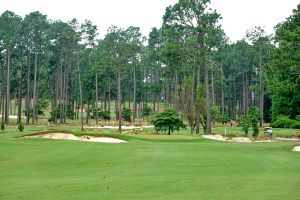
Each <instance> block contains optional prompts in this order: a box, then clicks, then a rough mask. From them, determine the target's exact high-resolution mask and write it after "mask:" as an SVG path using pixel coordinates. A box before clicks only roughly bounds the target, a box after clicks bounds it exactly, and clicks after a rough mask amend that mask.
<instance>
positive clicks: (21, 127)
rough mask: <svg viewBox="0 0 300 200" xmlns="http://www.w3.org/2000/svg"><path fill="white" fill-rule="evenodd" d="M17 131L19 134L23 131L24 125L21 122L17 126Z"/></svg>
mask: <svg viewBox="0 0 300 200" xmlns="http://www.w3.org/2000/svg"><path fill="white" fill-rule="evenodd" d="M18 130H19V131H20V132H23V131H24V124H23V123H22V122H20V124H19V126H18Z"/></svg>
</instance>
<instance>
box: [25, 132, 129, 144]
mask: <svg viewBox="0 0 300 200" xmlns="http://www.w3.org/2000/svg"><path fill="white" fill-rule="evenodd" d="M23 138H47V139H53V140H76V141H82V142H102V143H124V142H126V141H125V140H120V139H116V138H110V137H95V136H89V135H83V136H81V137H77V136H75V135H73V134H70V133H46V134H39V135H30V136H24V137H23Z"/></svg>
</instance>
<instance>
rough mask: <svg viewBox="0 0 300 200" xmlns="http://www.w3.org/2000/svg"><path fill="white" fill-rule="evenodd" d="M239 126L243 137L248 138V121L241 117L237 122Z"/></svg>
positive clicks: (249, 124)
mask: <svg viewBox="0 0 300 200" xmlns="http://www.w3.org/2000/svg"><path fill="white" fill-rule="evenodd" d="M239 125H240V126H241V127H242V131H243V132H244V133H245V135H246V136H248V133H249V128H250V126H251V123H250V121H249V119H248V118H247V117H246V116H242V117H241V118H240V120H239Z"/></svg>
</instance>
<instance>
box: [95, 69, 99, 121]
mask: <svg viewBox="0 0 300 200" xmlns="http://www.w3.org/2000/svg"><path fill="white" fill-rule="evenodd" d="M95 81H96V106H95V107H96V125H98V123H99V115H98V74H96V76H95Z"/></svg>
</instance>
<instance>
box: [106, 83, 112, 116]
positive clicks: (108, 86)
mask: <svg viewBox="0 0 300 200" xmlns="http://www.w3.org/2000/svg"><path fill="white" fill-rule="evenodd" d="M110 102H111V100H110V79H109V80H108V107H107V109H108V111H109V112H110V111H111V110H110Z"/></svg>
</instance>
